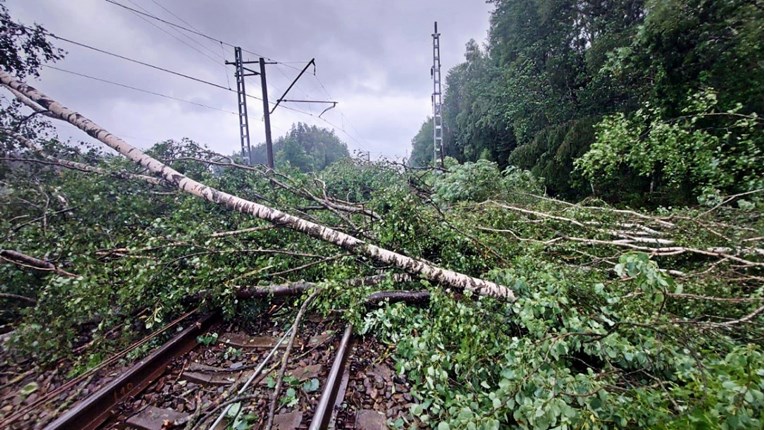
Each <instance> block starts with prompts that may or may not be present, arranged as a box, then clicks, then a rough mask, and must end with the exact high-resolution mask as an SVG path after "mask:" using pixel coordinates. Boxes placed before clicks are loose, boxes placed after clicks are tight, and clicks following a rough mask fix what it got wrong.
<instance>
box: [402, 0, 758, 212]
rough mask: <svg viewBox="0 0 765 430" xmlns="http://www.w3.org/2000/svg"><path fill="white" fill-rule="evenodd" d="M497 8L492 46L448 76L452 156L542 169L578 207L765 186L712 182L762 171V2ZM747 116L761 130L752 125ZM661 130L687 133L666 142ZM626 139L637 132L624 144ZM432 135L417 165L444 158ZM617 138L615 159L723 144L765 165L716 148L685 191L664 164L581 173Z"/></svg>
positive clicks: (553, 3)
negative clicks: (629, 152)
mask: <svg viewBox="0 0 765 430" xmlns="http://www.w3.org/2000/svg"><path fill="white" fill-rule="evenodd" d="M492 3H493V4H494V5H495V9H494V11H493V13H492V16H491V27H490V31H489V40H488V42H487V44H486V46H485V47H483V48H482V47H481V46H479V45H478V43H476V42H475V41H472V40H471V41H470V42H468V43H467V47H466V53H465V62H464V63H461V64H459V65H457V66H455V67H454V68H452V69H451V70H449V71H448V73H447V78H446V83H447V88H446V91H445V97H444V106H443V112H444V127H445V145H446V152H447V154H448V155H451V156H453V157H455V158H457V159H458V160H460V161H476V160H478V159H481V158H483V159H488V160H490V161H495V162H496V163H498V164H499V166H500V167H501V168H504V167H505V166H507V165H508V164H510V165H514V166H516V167H519V168H522V169H527V170H530V171H532V172H533V173H534V174H535V175H536V176H538V177H540V178H544V181H545V185H546V186H547V189H548V191H549V192H551V193H553V194H555V195H558V196H562V197H565V198H581V197H585V196H587V195H591V194H592V193H594V194H595V195H597V196H599V197H601V198H605V199H607V200H609V201H613V202H624V203H632V204H640V205H650V206H655V205H657V204H665V205H666V204H688V203H695V198H696V197H697V196H698V191H699V189H710V188H713V189H715V190H718V191H722V192H724V193H735V192H741V191H751V190H754V189H757V187H758V185H757V184H754V183H752V182H751V181H747V180H744V181H743V183H740V182H735V183H731V182H728V183H719V182H718V183H717V184H710V183H709V181H710V178H709V175H710V174H711V175H713V176H720V175H722V176H730V177H737V178H738V177H742V176H743V177H752V176H761V173H762V160H763V159H762V149H761V148H762V145H763V139H762V134H763V133H762V131H763V124H762V109H763V102H762V94H763V80H762V75H763V69H762V67H763V66H762V65H763V44H762V43H763V15H762V8H763V6H762V2H761V1H745V0H726V1H704V0H672V1H658V0H657V1H653V0H645V1H643V0H637V1H636V0H625V1H601V0H585V1H576V2H571V1H562V0H494V1H492ZM713 94H714V95H716V96H715V98H714V101H713V103H710V99H709V97H710V95H713ZM703 100H706V102H704V101H703ZM699 103H704V106H699ZM723 113H728V114H730V113H736V115H722V114H723ZM742 119H744V120H747V119H748V120H747V121H748V123H747V124H746V125H742V124H741V123H740V121H741V120H742ZM661 124H664V125H666V126H671V127H672V128H674V130H671V131H670V134H669V135H668V136H664V135H663V133H664V132H663V131H662V129H663V128H662V127H659V126H660V125H661ZM625 127H626V128H627V129H628V130H625ZM657 127H658V128H657ZM646 128H652V129H653V131H652V132H650V133H648V134H651V136H649V137H648V138H645V139H642V138H641V139H637V138H636V136H642V135H643V133H644V132H646V131H647V130H646ZM681 130H682V134H683V137H682V139H681V140H683V142H679V143H678V144H676V145H673V144H669V148H668V145H667V144H665V142H664V139H665V138H670V139H672V138H676V137H677V138H679V136H677V132H680V131H681ZM623 132H628V133H629V134H630V136H633V137H629V138H628V137H627V136H624V135H622V136H617V135H618V134H619V133H623ZM673 133H674V134H673ZM419 137H420V135H418V137H417V138H415V140H414V141H413V149H412V154H413V157H412V162H413V163H414V165H426V164H427V163H428V162H430V160H431V159H432V155H431V152H432V151H430V152H428V151H426V150H424V148H421V147H427V146H431V147H432V139H431V140H430V143H429V142H428V140H427V139H420V138H419ZM612 137H613V138H616V139H617V140H618V142H615V143H612V142H608V143H607V145H611V146H615V147H614V148H611V147H609V149H614V154H611V155H613V156H615V157H619V156H621V155H624V154H619V155H617V153H618V148H619V147H624V146H625V145H628V146H629V145H632V144H633V143H639V144H638V145H637V146H639V147H640V148H641V149H642V150H646V151H647V152H648V153H650V154H652V155H650V157H653V158H655V157H656V156H658V157H663V156H664V155H662V154H663V152H664V151H665V150H670V153H669V154H666V157H667V158H670V157H672V156H673V155H672V153H671V151H673V150H678V149H681V148H683V147H686V148H687V147H689V146H690V147H704V148H708V147H709V146H710V145H713V143H712V140H718V141H719V143H720V145H721V148H722V150H723V151H725V152H726V154H727V157H728V158H729V160H730V159H731V158H734V157H737V156H743V157H744V158H746V159H747V160H751V161H747V162H746V163H744V164H740V165H735V166H733V165H730V163H727V162H726V161H725V160H722V159H719V158H720V157H716V156H713V157H710V156H709V155H710V154H709V151H706V150H704V151H703V152H705V154H704V155H703V156H702V158H697V159H694V160H691V161H689V163H690V164H693V166H689V167H686V168H684V169H685V170H694V171H696V174H694V175H691V177H689V178H685V179H683V181H684V184H683V187H678V178H677V176H676V175H675V174H676V173H679V172H678V171H677V170H675V171H673V169H672V168H671V167H669V166H666V165H665V166H659V165H658V164H661V163H653V164H655V165H654V166H651V167H650V169H649V170H651V172H649V173H647V172H646V169H645V162H646V161H640V162H638V163H622V164H621V165H619V166H618V169H616V170H612V169H610V168H609V169H606V171H602V170H599V169H593V168H584V169H576V168H575V163H574V160H576V159H578V158H581V157H582V156H583V155H584V154H586V153H588V151H589V150H590V149H591V145H593V144H594V143H595V142H596V141H598V142H601V145H600V148H599V149H596V150H598V151H601V150H602V146H603V144H605V143H602V142H606V141H607V140H608V139H611V138H612ZM630 139H631V140H630ZM636 140H639V142H636ZM633 151H634V149H633ZM414 154H421V155H419V156H418V157H414ZM734 154H735V155H734ZM598 157H601V155H591V156H590V157H589V160H591V161H594V159H595V158H598ZM638 164H640V165H638ZM611 166H612V167H617V166H613V164H611ZM704 170H717V173H713V174H712V173H706V172H701V171H704ZM601 173H603V174H601ZM614 173H616V176H618V178H619V181H618V186H619V189H618V190H615V189H614V187H613V185H614V181H612V180H611V179H612V176H614V175H613V174H614ZM755 182H756V181H755ZM604 184H607V185H608V186H602V185H604ZM750 185H751V186H752V187H750V188H746V187H748V186H750Z"/></svg>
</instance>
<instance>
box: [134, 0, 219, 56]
mask: <svg viewBox="0 0 765 430" xmlns="http://www.w3.org/2000/svg"><path fill="white" fill-rule="evenodd" d="M128 1H129V2H130V3H132V4H134V5H136V6H138V5H137V4H136V3H134V2H133V1H132V0H128ZM138 7H140V6H138ZM136 16H137V17H138V18H140V19H141V20H143V21H144V22H146V23H147V24H149V25H151V26H152V27H154V28H156V29H157V30H159V31H161V32H163V33H165V34H167V35H168V36H170V37H172V38H173V39H175V40H177V41H179V42H181V43H183V44H184V45H186V46H188V47H189V48H191V49H193V50H194V51H196V52H198V53H199V54H200V55H203V56H205V57H206V58H208V59H209V60H211V61H212V62H213V63H215V64H220V62H219V61H218V60H217V59H215V58H213V57H211V56H210V54H207V53H206V52H203V51H201V50H200V49H199V48H197V47H195V46H192V45H191V44H189V43H188V42H186V41H185V40H183V39H181V38H180V37H178V36H176V35H174V34H172V33H170V32H169V31H167V30H165V29H164V28H162V27H160V26H159V25H157V24H154V23H153V22H151V21H149V20H148V19H146V18H144V17H142V16H141V15H136ZM216 55H217V53H216Z"/></svg>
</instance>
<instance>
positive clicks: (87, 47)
mask: <svg viewBox="0 0 765 430" xmlns="http://www.w3.org/2000/svg"><path fill="white" fill-rule="evenodd" d="M105 1H106V2H108V3H111V4H114V5H116V6H120V7H122V8H124V9H127V10H131V11H134V12H135V13H138V14H140V15H144V16H148V17H150V18H153V19H156V20H158V21H161V22H164V23H166V24H167V25H170V26H173V27H176V28H180V29H182V30H184V31H188V32H190V33H193V34H197V35H199V36H201V37H204V38H206V39H209V40H212V41H215V42H218V43H219V44H220V45H226V46H229V47H234V45H232V44H230V43H228V42H225V41H222V40H220V39H216V38H214V37H212V36H208V35H206V34H204V33H202V32H199V31H195V30H192V29H189V28H186V27H184V26H181V25H179V24H175V23H173V22H170V21H167V20H164V19H162V18H158V17H156V16H153V15H151V14H148V13H145V12H141V11H139V10H137V9H133V8H131V7H129V6H125V5H123V4H121V3H118V2H116V1H113V0H105ZM26 28H29V27H26ZM46 34H47V35H49V36H51V37H53V38H54V39H56V40H60V41H62V42H66V43H70V44H73V45H75V46H79V47H82V48H86V49H90V50H92V51H95V52H99V53H102V54H105V55H109V56H112V57H115V58H119V59H122V60H125V61H129V62H132V63H135V64H139V65H142V66H145V67H149V68H152V69H155V70H159V71H162V72H165V73H169V74H172V75H175V76H178V77H182V78H185V79H189V80H192V81H195V82H198V83H201V84H205V85H209V86H212V87H215V88H219V89H222V90H225V91H229V92H236V91H234V90H233V89H231V88H229V87H225V86H223V85H220V84H216V83H214V82H210V81H207V80H204V79H201V78H197V77H194V76H190V75H187V74H185V73H181V72H177V71H174V70H170V69H167V68H165V67H161V66H156V65H154V64H150V63H147V62H144V61H141V60H136V59H134V58H130V57H126V56H124V55H120V54H116V53H113V52H110V51H107V50H104V49H100V48H96V47H94V46H90V45H87V44H85V43H81V42H77V41H74V40H71V39H67V38H65V37H62V36H58V35H56V34H54V33H51V32H46ZM242 51H244V52H248V53H250V54H253V55H257V56H259V57H264V56H262V55H260V54H258V53H256V52H253V51H249V50H246V49H244V48H242ZM264 58H267V57H264ZM267 59H268V60H270V61H272V59H271V58H267ZM275 63H277V64H282V65H284V66H285V67H290V68H292V69H295V70H300V69H299V68H297V67H293V66H290V65H288V64H285V63H283V62H278V61H275ZM317 81H318V82H319V84H320V85H321V86H322V88H323V89H324V91H325V93H327V95H328V96H329V92H328V91H327V89H326V87H324V85H323V84H322V83H321V81H320V80H319V79H318V78H317ZM246 96H247V97H248V98H251V99H255V100H260V101H262V100H263V99H262V98H260V97H256V96H253V95H250V94H246ZM330 98H331V97H330ZM269 104H270V105H274V104H275V102H271V101H269ZM282 107H283V108H285V109H287V110H289V111H293V112H297V113H300V114H303V115H307V116H310V117H312V118H317V119H319V120H321V121H322V122H324V123H325V124H327V125H329V126H330V127H332V128H333V129H335V130H339V131H340V132H342V133H343V134H345V135H346V136H347V137H349V138H350V139H351V140H352V141H354V142H355V143H356V144H358V145H361V146H363V144H362V142H361V141H360V140H359V139H357V138H356V137H354V136H353V135H351V134H350V133H348V131H347V130H345V128H344V127H340V126H338V125H336V124H334V123H332V122H330V121H329V120H327V119H325V118H321V117H318V116H317V115H315V114H313V113H311V112H306V111H303V110H300V109H295V108H292V107H289V106H282ZM357 132H358V131H357Z"/></svg>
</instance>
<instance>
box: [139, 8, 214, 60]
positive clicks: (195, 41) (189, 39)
mask: <svg viewBox="0 0 765 430" xmlns="http://www.w3.org/2000/svg"><path fill="white" fill-rule="evenodd" d="M127 1H129V2H130V3H131V4H133V5H135V7H137V8H140V9H141V10H143V11H144V12H146V13H149V10H148V9H146V8H145V7H143V6H141V5H140V4H138V3H136V2H135V1H133V0H127ZM154 3H155V4H158V5H159V3H157V2H154ZM160 7H161V5H160ZM136 16H138V17H140V18H141V19H142V20H144V21H146V22H148V23H151V25H153V26H155V27H157V28H161V27H160V26H158V25H157V24H154V23H153V22H151V21H150V20H148V19H147V18H145V17H143V16H141V15H136ZM168 28H169V29H170V30H172V31H174V32H175V33H176V34H178V35H180V36H181V37H183V38H185V39H187V40H188V41H190V42H192V43H194V44H195V45H196V46H198V47H199V48H201V49H204V50H205V51H207V53H209V54H211V55H215V56H218V57H220V58H219V59H213V61H215V62H216V64H220V61H219V60H221V59H222V60H224V61H225V59H226V57H225V56H224V55H221V54H218V52H216V51H214V50H212V49H210V48H209V47H207V46H206V45H204V44H202V43H201V42H199V41H198V40H197V39H195V38H193V37H191V36H189V35H188V34H186V33H184V32H183V31H181V30H178V29H177V28H175V27H172V26H168ZM163 31H164V30H163ZM168 34H169V33H168ZM173 37H175V36H173ZM176 39H177V38H176ZM179 41H180V39H179ZM184 43H185V42H184ZM187 45H188V44H187ZM189 47H190V48H192V49H194V50H196V51H197V52H200V53H202V52H201V51H200V50H199V49H197V48H194V47H193V46H190V45H189ZM203 55H205V56H207V57H208V58H209V55H207V54H203Z"/></svg>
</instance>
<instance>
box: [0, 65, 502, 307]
mask: <svg viewBox="0 0 765 430" xmlns="http://www.w3.org/2000/svg"><path fill="white" fill-rule="evenodd" d="M0 83H2V84H3V85H4V86H6V87H8V88H10V89H13V90H15V91H18V92H19V93H21V94H23V95H24V96H26V97H28V98H29V99H31V100H32V101H34V102H35V103H37V104H39V106H37V107H38V108H39V107H40V106H41V107H42V108H44V109H46V110H47V111H49V112H50V114H51V116H53V117H56V118H59V119H62V120H64V121H66V122H68V123H70V124H72V125H74V126H76V127H78V128H79V129H81V130H83V131H84V132H86V133H87V134H89V135H90V136H92V137H94V138H95V139H98V140H99V141H101V142H102V143H104V144H105V145H107V146H109V147H110V148H112V149H114V150H115V151H117V152H119V153H120V154H122V155H124V156H125V157H127V158H129V159H130V160H132V161H134V162H136V163H137V164H139V165H141V166H143V167H145V168H146V169H147V170H149V171H150V172H152V173H154V174H156V175H159V176H160V177H162V178H163V179H165V180H166V181H167V182H168V183H170V184H172V185H174V186H176V187H178V188H179V189H181V190H182V191H185V192H187V193H190V194H193V195H195V196H197V197H201V198H203V199H205V200H208V201H210V202H213V203H216V204H219V205H222V206H225V207H227V208H230V209H232V210H235V211H238V212H242V213H246V214H249V215H252V216H255V217H257V218H260V219H263V220H266V221H268V222H270V223H272V224H274V225H276V226H279V227H285V228H289V229H292V230H295V231H298V232H301V233H304V234H307V235H308V236H311V237H313V238H315V239H319V240H323V241H325V242H329V243H332V244H334V245H336V246H339V247H340V248H343V249H345V250H348V251H350V252H352V253H354V254H358V255H365V256H367V257H369V258H371V259H373V260H375V261H378V262H380V263H383V264H387V265H391V266H394V267H397V268H399V269H401V270H403V271H405V272H407V273H411V274H412V275H415V276H420V277H422V278H425V279H427V280H429V281H432V282H434V283H437V284H441V285H443V286H447V287H452V288H455V289H460V290H463V289H464V290H468V291H472V292H475V293H477V294H481V295H489V296H495V297H502V298H506V299H508V300H515V294H514V293H513V291H512V290H510V289H509V288H507V287H505V286H503V285H499V284H496V283H494V282H489V281H485V280H482V279H478V278H473V277H471V276H467V275H464V274H462V273H457V272H454V271H452V270H448V269H444V268H440V267H437V266H434V265H432V264H429V263H426V262H424V261H421V260H418V259H415V258H411V257H408V256H405V255H402V254H399V253H397V252H393V251H389V250H387V249H384V248H381V247H379V246H375V245H372V244H370V243H367V242H365V241H363V240H361V239H358V238H356V237H354V236H351V235H349V234H345V233H342V232H339V231H336V230H333V229H331V228H329V227H326V226H323V225H320V224H316V223H313V222H310V221H306V220H304V219H302V218H298V217H296V216H293V215H290V214H287V213H285V212H282V211H280V210H277V209H274V208H270V207H268V206H264V205H261V204H259V203H255V202H252V201H249V200H245V199H242V198H240V197H237V196H234V195H231V194H228V193H225V192H223V191H219V190H216V189H214V188H211V187H208V186H206V185H204V184H202V183H199V182H197V181H195V180H193V179H191V178H188V177H186V176H185V175H183V174H181V173H180V172H178V171H176V170H174V169H173V168H171V167H169V166H167V165H165V164H163V163H162V162H160V161H159V160H156V159H155V158H152V157H150V156H148V155H146V154H144V153H143V152H141V151H140V150H139V149H138V148H135V147H133V146H132V145H130V144H129V143H127V142H125V141H124V140H122V139H121V138H119V137H117V136H115V135H113V134H111V133H110V132H108V131H107V130H105V129H104V128H103V127H101V126H99V125H98V124H96V123H94V122H93V121H91V120H89V119H88V118H86V117H84V116H83V115H81V114H79V113H77V112H75V111H72V110H71V109H68V108H66V107H64V106H63V105H61V104H60V103H58V102H57V101H55V100H53V99H51V98H49V97H48V96H46V95H45V94H43V93H41V92H40V91H38V90H36V89H35V88H33V87H31V86H29V85H27V84H25V83H23V82H20V81H18V80H16V79H15V78H13V77H12V76H11V75H10V74H8V73H7V72H5V71H2V70H0ZM21 101H22V102H25V100H23V99H22V100H21ZM26 102H27V104H28V100H26ZM30 107H32V108H34V106H30Z"/></svg>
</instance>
